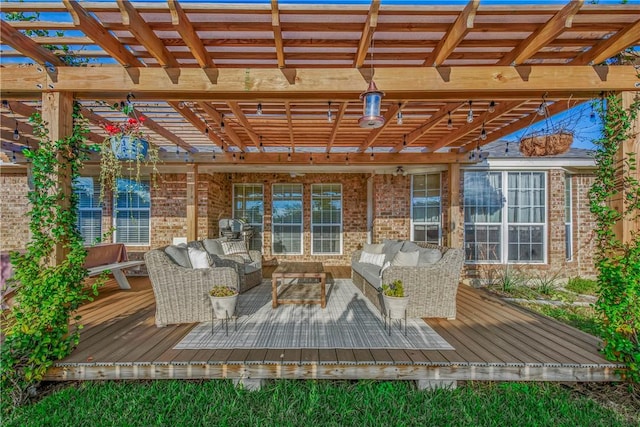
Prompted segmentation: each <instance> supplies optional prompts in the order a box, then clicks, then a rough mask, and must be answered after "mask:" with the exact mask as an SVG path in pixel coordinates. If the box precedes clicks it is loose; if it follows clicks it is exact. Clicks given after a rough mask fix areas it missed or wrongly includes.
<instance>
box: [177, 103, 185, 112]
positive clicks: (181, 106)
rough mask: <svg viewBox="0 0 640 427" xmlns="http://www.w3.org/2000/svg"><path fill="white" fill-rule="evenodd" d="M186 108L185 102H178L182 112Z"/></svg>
mask: <svg viewBox="0 0 640 427" xmlns="http://www.w3.org/2000/svg"><path fill="white" fill-rule="evenodd" d="M184 106H185V104H184V101H180V102H178V108H179V109H181V110H182V109H184Z"/></svg>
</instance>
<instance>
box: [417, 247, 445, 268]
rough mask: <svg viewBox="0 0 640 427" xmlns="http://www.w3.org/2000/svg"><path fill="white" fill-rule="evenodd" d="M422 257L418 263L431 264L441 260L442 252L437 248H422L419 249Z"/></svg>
mask: <svg viewBox="0 0 640 427" xmlns="http://www.w3.org/2000/svg"><path fill="white" fill-rule="evenodd" d="M418 252H419V253H420V258H419V259H418V265H429V264H433V263H436V262H438V261H440V258H442V253H441V252H440V251H439V250H438V249H435V248H420V249H419V250H418Z"/></svg>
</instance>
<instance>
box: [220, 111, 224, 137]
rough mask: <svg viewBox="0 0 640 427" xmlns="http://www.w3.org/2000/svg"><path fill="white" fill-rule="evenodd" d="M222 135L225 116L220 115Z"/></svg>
mask: <svg viewBox="0 0 640 427" xmlns="http://www.w3.org/2000/svg"><path fill="white" fill-rule="evenodd" d="M220 133H224V114H221V115H220Z"/></svg>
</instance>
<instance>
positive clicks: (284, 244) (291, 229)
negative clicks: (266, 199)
mask: <svg viewBox="0 0 640 427" xmlns="http://www.w3.org/2000/svg"><path fill="white" fill-rule="evenodd" d="M271 198H272V212H271V219H272V221H271V222H272V251H273V253H274V254H295V255H301V254H302V225H303V224H302V184H273V188H272V197H271Z"/></svg>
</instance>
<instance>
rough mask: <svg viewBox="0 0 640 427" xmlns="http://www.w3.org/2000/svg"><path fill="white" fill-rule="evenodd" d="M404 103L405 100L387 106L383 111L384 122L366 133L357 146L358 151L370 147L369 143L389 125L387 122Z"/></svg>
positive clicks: (405, 103) (389, 121)
mask: <svg viewBox="0 0 640 427" xmlns="http://www.w3.org/2000/svg"><path fill="white" fill-rule="evenodd" d="M405 105H407V102H406V101H403V102H399V103H397V104H393V105H392V106H391V107H389V108H388V109H387V111H386V112H385V113H384V116H383V118H384V123H383V124H382V126H380V127H379V128H376V129H372V130H371V132H369V135H367V138H366V139H365V140H364V142H363V143H362V144H360V147H358V151H359V152H363V151H365V150H366V149H367V148H369V147H371V145H373V143H374V142H375V141H376V139H378V137H379V136H380V135H381V134H382V132H383V131H384V130H385V129H386V128H387V126H389V124H390V123H391V121H392V120H393V118H394V117H395V115H396V114H397V113H398V111H399V110H400V109H401V108H403V107H404V106H405Z"/></svg>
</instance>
